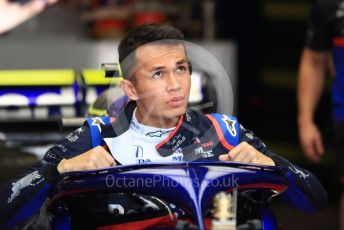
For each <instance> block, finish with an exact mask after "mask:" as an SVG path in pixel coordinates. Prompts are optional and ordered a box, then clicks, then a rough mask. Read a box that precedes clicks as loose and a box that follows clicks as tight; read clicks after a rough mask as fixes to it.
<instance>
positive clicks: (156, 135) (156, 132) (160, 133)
mask: <svg viewBox="0 0 344 230" xmlns="http://www.w3.org/2000/svg"><path fill="white" fill-rule="evenodd" d="M170 132H172V131H171V130H170V131H165V132H164V131H162V130H158V131H154V132H149V133H146V136H148V137H161V136H163V135H165V134H167V133H170Z"/></svg>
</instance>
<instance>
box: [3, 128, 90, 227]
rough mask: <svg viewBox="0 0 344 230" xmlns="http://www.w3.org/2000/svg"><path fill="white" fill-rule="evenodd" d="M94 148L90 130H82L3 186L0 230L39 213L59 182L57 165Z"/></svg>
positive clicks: (66, 138) (65, 139)
mask: <svg viewBox="0 0 344 230" xmlns="http://www.w3.org/2000/svg"><path fill="white" fill-rule="evenodd" d="M90 148H91V139H90V133H89V129H88V127H81V128H79V129H77V130H75V131H74V132H72V133H70V134H69V135H68V136H66V137H65V138H64V139H63V140H62V141H61V142H59V143H58V144H56V145H55V146H53V147H52V148H50V149H49V150H48V151H47V153H46V154H45V156H44V157H43V159H42V160H41V161H40V162H38V163H37V164H36V165H35V166H33V167H32V168H31V169H29V170H28V171H27V172H26V173H25V174H24V175H22V176H20V177H18V178H16V179H14V180H12V181H9V182H8V183H6V184H4V185H2V186H1V187H0V228H3V227H12V226H16V225H18V224H20V223H22V222H24V221H26V220H27V219H29V218H30V217H33V216H34V215H36V214H37V213H39V211H40V208H41V206H42V204H43V203H44V202H45V200H46V199H47V198H48V196H49V195H51V194H52V192H53V191H54V188H55V184H56V183H57V182H58V180H59V179H60V176H61V175H60V174H59V173H58V171H57V165H58V164H59V162H60V161H61V160H62V159H64V158H67V159H68V158H72V157H74V156H77V155H79V154H81V153H84V152H86V151H87V150H89V149H90Z"/></svg>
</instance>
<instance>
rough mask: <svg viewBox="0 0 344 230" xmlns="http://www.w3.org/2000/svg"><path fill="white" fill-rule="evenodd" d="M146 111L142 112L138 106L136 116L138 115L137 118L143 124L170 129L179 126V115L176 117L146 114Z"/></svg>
mask: <svg viewBox="0 0 344 230" xmlns="http://www.w3.org/2000/svg"><path fill="white" fill-rule="evenodd" d="M145 114H147V113H145V112H142V110H141V109H140V108H138V107H137V108H136V110H135V114H134V116H135V117H136V120H137V121H138V122H139V123H140V124H143V125H147V126H150V127H155V128H162V129H168V128H173V127H176V126H177V123H178V120H179V117H176V118H172V119H170V118H161V117H157V116H154V115H152V114H151V115H149V116H146V115H145Z"/></svg>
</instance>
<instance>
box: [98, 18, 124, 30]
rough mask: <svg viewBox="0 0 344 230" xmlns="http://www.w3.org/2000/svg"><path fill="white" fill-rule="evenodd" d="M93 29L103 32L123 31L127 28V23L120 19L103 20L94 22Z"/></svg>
mask: <svg viewBox="0 0 344 230" xmlns="http://www.w3.org/2000/svg"><path fill="white" fill-rule="evenodd" d="M94 27H95V28H97V29H104V30H125V29H126V28H127V23H126V22H125V21H124V20H121V19H119V20H115V19H104V20H97V21H95V23H94Z"/></svg>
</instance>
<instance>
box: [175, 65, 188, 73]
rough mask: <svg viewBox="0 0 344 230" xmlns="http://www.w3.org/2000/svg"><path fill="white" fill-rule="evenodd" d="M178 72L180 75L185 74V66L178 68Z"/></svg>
mask: <svg viewBox="0 0 344 230" xmlns="http://www.w3.org/2000/svg"><path fill="white" fill-rule="evenodd" d="M177 71H178V72H180V73H184V72H185V71H186V67H185V66H178V68H177Z"/></svg>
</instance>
